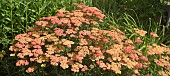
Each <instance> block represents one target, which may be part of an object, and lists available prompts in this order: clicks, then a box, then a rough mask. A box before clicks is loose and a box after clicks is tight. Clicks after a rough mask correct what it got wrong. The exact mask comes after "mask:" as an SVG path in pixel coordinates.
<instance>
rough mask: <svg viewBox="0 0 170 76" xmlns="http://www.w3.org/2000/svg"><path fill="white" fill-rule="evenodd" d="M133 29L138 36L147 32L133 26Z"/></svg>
mask: <svg viewBox="0 0 170 76" xmlns="http://www.w3.org/2000/svg"><path fill="white" fill-rule="evenodd" d="M134 31H135V32H136V33H137V34H138V35H140V36H145V34H146V33H147V32H146V31H144V30H140V29H138V28H134Z"/></svg>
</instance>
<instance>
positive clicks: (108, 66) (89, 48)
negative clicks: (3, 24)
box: [9, 3, 169, 75]
mask: <svg viewBox="0 0 170 76" xmlns="http://www.w3.org/2000/svg"><path fill="white" fill-rule="evenodd" d="M75 5H76V6H77V7H78V9H77V10H72V11H67V10H65V9H60V10H57V11H56V12H57V14H56V15H55V16H48V17H42V18H40V21H36V22H35V23H36V25H35V26H34V27H32V28H31V29H30V30H29V31H28V32H27V33H24V34H18V35H17V36H15V41H14V43H13V45H12V46H11V47H10V48H9V50H11V51H12V52H13V53H12V54H11V56H14V55H16V56H17V57H18V61H17V62H16V66H18V67H19V66H26V67H28V68H27V69H26V72H27V73H30V72H34V71H35V70H36V69H38V67H39V66H41V67H46V66H47V65H52V66H54V67H55V66H58V67H61V68H62V69H69V70H71V71H73V72H86V71H88V70H91V69H94V68H100V69H102V70H104V71H112V72H114V73H115V74H121V73H122V72H121V71H122V68H123V67H126V68H128V69H131V70H133V71H134V75H140V73H139V72H138V70H139V69H142V68H147V67H149V66H148V65H150V62H149V60H148V57H147V56H145V55H143V54H142V52H141V51H140V50H138V49H137V48H136V47H135V44H134V42H133V41H132V40H130V39H126V35H125V33H123V32H122V31H120V30H119V29H117V28H115V27H114V26H110V30H102V29H99V28H97V27H98V26H99V23H100V22H103V18H104V16H105V15H104V14H103V13H102V12H101V11H100V10H99V9H97V8H96V7H88V6H85V5H83V4H77V3H75ZM134 30H135V31H136V33H137V34H139V35H141V36H145V34H146V32H145V31H141V30H139V29H134ZM151 35H152V36H153V37H154V38H155V37H158V36H157V35H156V34H155V33H154V32H152V33H151ZM141 42H142V40H141V39H140V38H137V39H136V41H135V43H141ZM157 47H159V46H157V45H155V46H148V55H153V54H159V55H160V54H163V53H164V52H165V51H159V52H158V51H156V48H157ZM162 50H167V49H162ZM153 51H154V52H155V53H154V52H153ZM166 52H167V51H166ZM163 58H164V60H161V59H158V60H154V62H155V63H156V64H157V65H158V66H162V67H164V66H166V67H167V68H166V69H169V63H168V62H165V61H167V59H169V57H163ZM166 58H167V59H166ZM161 62H162V63H161ZM163 73H164V72H160V74H161V75H162V74H163ZM147 75H149V74H147Z"/></svg>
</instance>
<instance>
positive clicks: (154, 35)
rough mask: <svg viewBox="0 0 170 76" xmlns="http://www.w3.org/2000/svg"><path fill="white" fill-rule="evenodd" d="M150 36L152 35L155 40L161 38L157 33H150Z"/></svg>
mask: <svg viewBox="0 0 170 76" xmlns="http://www.w3.org/2000/svg"><path fill="white" fill-rule="evenodd" d="M150 35H151V36H152V37H153V38H156V37H159V36H158V35H157V34H156V33H155V32H150Z"/></svg>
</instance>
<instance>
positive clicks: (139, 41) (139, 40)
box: [135, 37, 143, 43]
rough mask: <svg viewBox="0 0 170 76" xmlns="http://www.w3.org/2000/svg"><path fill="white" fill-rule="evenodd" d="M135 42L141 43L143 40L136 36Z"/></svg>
mask: <svg viewBox="0 0 170 76" xmlns="http://www.w3.org/2000/svg"><path fill="white" fill-rule="evenodd" d="M135 42H136V43H141V42H143V41H142V40H141V39H140V38H139V37H138V38H136V40H135Z"/></svg>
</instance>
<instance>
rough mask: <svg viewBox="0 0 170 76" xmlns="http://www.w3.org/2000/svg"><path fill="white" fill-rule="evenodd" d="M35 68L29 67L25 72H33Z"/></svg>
mask: <svg viewBox="0 0 170 76" xmlns="http://www.w3.org/2000/svg"><path fill="white" fill-rule="evenodd" d="M34 70H35V68H34V67H29V68H28V69H27V70H26V72H27V73H30V72H34Z"/></svg>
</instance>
